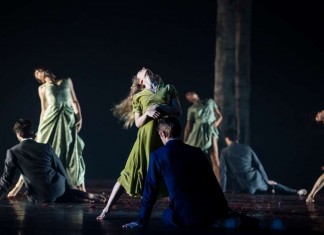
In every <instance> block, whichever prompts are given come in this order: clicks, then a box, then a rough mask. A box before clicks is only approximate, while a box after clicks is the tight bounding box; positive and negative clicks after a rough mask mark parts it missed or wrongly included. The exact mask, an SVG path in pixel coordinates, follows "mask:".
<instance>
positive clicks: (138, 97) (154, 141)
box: [97, 68, 181, 220]
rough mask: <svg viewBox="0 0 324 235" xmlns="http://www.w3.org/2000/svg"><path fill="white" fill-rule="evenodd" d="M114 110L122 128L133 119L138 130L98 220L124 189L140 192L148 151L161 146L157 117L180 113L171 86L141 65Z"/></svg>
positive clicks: (126, 126) (132, 122)
mask: <svg viewBox="0 0 324 235" xmlns="http://www.w3.org/2000/svg"><path fill="white" fill-rule="evenodd" d="M113 112H114V115H115V116H116V117H117V118H119V119H120V120H122V121H124V128H129V127H131V126H132V125H133V124H134V123H135V125H136V127H137V128H138V132H137V139H136V141H135V143H134V145H133V148H132V150H131V152H130V154H129V157H128V160H127V162H126V165H125V168H124V169H123V170H122V171H121V173H120V177H119V178H118V179H117V182H116V184H115V186H114V188H113V190H112V192H111V195H110V197H109V200H108V202H107V205H106V207H105V208H104V209H103V211H102V213H101V214H100V215H99V216H98V217H97V219H98V220H103V219H104V217H105V215H106V213H109V212H110V209H111V207H112V206H113V204H114V203H115V202H116V201H117V200H118V198H119V197H120V196H121V194H122V193H123V192H124V191H126V192H127V194H128V195H130V196H133V197H137V196H138V197H140V196H142V190H143V188H144V180H145V177H146V172H147V168H148V161H149V156H150V153H151V152H152V151H154V150H155V149H157V148H159V147H161V146H163V143H162V141H161V139H160V137H159V134H158V132H157V123H158V119H159V118H160V117H162V116H164V115H174V116H180V114H181V106H180V102H179V99H178V94H177V91H176V89H175V88H174V86H173V85H171V84H165V83H164V82H163V81H162V79H161V77H160V76H158V75H156V74H154V73H153V72H152V71H151V70H149V69H146V68H143V69H142V70H140V71H139V72H138V73H137V75H136V76H134V77H133V81H132V86H131V88H130V92H129V95H128V96H127V97H126V98H125V99H124V100H122V101H121V102H120V103H119V104H117V105H116V106H115V107H114V108H113Z"/></svg>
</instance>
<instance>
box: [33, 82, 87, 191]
mask: <svg viewBox="0 0 324 235" xmlns="http://www.w3.org/2000/svg"><path fill="white" fill-rule="evenodd" d="M42 86H43V87H44V88H45V98H46V104H47V107H46V110H45V112H44V115H43V120H42V122H41V123H40V124H39V126H38V131H37V133H36V139H35V140H36V141H37V142H40V143H48V144H50V145H51V146H52V147H53V149H54V151H55V153H56V154H57V155H58V157H59V158H60V159H61V161H62V163H63V166H64V167H65V169H66V171H67V174H68V176H69V178H70V181H71V184H72V185H74V186H79V185H81V184H83V183H84V175H85V164H84V160H83V157H82V151H83V148H84V142H83V140H82V139H81V138H80V136H79V135H78V133H77V129H76V126H75V123H76V116H75V114H74V110H73V107H72V96H71V90H70V87H69V84H68V79H63V81H62V83H61V84H60V85H55V84H48V83H44V84H43V85H42Z"/></svg>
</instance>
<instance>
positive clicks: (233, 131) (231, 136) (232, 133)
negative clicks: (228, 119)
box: [224, 128, 238, 141]
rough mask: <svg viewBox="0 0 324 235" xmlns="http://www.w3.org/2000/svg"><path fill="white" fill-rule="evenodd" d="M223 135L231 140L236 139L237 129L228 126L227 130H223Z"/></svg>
mask: <svg viewBox="0 0 324 235" xmlns="http://www.w3.org/2000/svg"><path fill="white" fill-rule="evenodd" d="M224 137H225V138H226V137H227V138H229V139H230V140H231V141H237V140H238V134H237V130H236V129H234V128H228V129H227V130H225V133H224Z"/></svg>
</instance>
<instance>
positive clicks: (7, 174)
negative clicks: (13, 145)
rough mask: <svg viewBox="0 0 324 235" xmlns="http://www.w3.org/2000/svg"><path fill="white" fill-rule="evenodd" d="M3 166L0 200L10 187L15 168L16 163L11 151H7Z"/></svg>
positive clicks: (0, 181)
mask: <svg viewBox="0 0 324 235" xmlns="http://www.w3.org/2000/svg"><path fill="white" fill-rule="evenodd" d="M4 165H5V166H4V171H3V174H2V176H1V178H0V199H2V198H3V197H4V196H5V194H6V193H7V191H8V189H9V187H10V186H11V184H12V180H13V178H14V176H15V172H16V168H17V161H16V159H15V157H14V156H13V154H12V152H11V150H8V151H7V156H6V160H5V163H4Z"/></svg>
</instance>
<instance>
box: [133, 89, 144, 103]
mask: <svg viewBox="0 0 324 235" xmlns="http://www.w3.org/2000/svg"><path fill="white" fill-rule="evenodd" d="M143 93H144V90H141V91H139V92H137V93H136V94H135V95H134V96H133V98H132V101H133V102H136V101H137V102H138V101H139V99H140V98H141V97H142V96H143Z"/></svg>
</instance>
